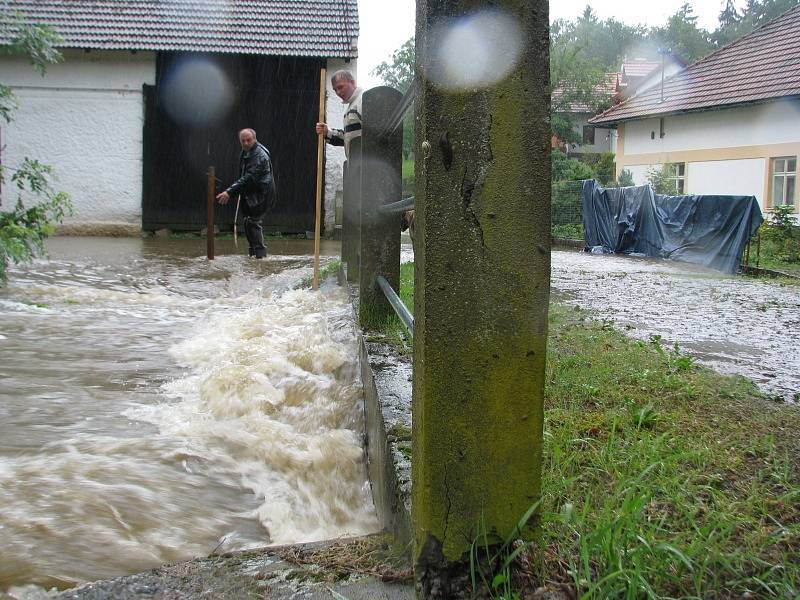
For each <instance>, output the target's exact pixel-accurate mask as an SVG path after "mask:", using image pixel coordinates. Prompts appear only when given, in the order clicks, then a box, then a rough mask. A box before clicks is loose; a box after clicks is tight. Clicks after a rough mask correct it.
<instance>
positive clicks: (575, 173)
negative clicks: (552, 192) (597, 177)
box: [550, 150, 594, 181]
mask: <svg viewBox="0 0 800 600" xmlns="http://www.w3.org/2000/svg"><path fill="white" fill-rule="evenodd" d="M550 170H551V171H550V172H551V177H552V180H553V181H575V180H579V179H592V178H593V177H594V172H593V171H592V168H591V167H590V166H589V165H587V164H586V163H584V162H581V161H579V160H575V159H574V158H570V157H568V156H567V155H566V154H564V153H563V152H561V151H560V150H553V151H552V153H551V158H550Z"/></svg>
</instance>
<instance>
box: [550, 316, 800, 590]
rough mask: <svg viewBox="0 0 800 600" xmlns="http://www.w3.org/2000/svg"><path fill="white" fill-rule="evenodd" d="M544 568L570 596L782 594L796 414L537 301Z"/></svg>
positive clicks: (789, 548) (797, 549) (799, 569)
mask: <svg viewBox="0 0 800 600" xmlns="http://www.w3.org/2000/svg"><path fill="white" fill-rule="evenodd" d="M545 409H546V410H545V447H544V468H543V481H542V489H543V490H544V492H545V493H544V510H543V513H542V517H543V531H544V536H545V547H546V548H547V555H548V560H547V565H548V569H547V571H548V574H549V576H550V577H552V578H553V579H555V580H560V581H562V582H569V583H571V584H572V585H573V586H574V587H575V588H576V589H577V590H578V591H579V597H584V598H661V597H674V598H739V597H742V598H744V597H754V598H767V597H773V598H796V597H797V595H798V593H800V474H799V473H798V468H797V457H798V456H800V443H799V441H798V440H800V435H799V434H798V432H799V431H800V411H798V409H797V408H796V407H792V406H787V405H781V404H776V403H773V402H771V401H769V400H767V399H765V398H763V397H761V396H760V395H759V394H758V393H757V391H756V389H755V387H754V386H753V384H752V383H751V382H749V381H747V380H745V379H743V378H735V377H733V378H732V377H725V376H722V375H719V374H717V373H715V372H713V371H711V370H709V369H705V368H702V367H699V366H697V365H696V364H695V363H694V361H693V360H692V359H691V357H688V356H686V355H683V354H681V353H680V352H678V351H676V350H675V349H665V348H663V347H662V346H661V345H660V343H659V340H657V339H655V340H653V341H652V342H651V343H643V342H636V341H633V340H630V339H628V338H626V337H625V336H623V335H622V334H621V333H619V332H617V331H614V330H612V329H611V328H610V327H609V326H608V325H607V324H604V323H601V322H597V321H592V320H590V319H588V318H586V316H585V315H583V314H582V313H580V312H576V311H574V310H570V309H567V308H565V307H563V306H559V305H551V309H550V337H549V348H548V363H547V399H546V407H545Z"/></svg>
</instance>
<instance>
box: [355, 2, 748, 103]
mask: <svg viewBox="0 0 800 600" xmlns="http://www.w3.org/2000/svg"><path fill="white" fill-rule="evenodd" d="M685 1H686V0H592V2H591V5H592V8H593V9H594V12H595V13H596V14H597V15H598V16H599V17H600V19H607V18H609V17H614V18H615V19H617V20H619V21H622V22H624V23H627V24H629V25H637V24H644V25H648V26H649V25H663V24H664V23H665V22H666V20H667V17H669V15H671V14H673V13H675V12H676V11H677V10H678V9H679V8H680V7H681V5H682V4H683V3H684V2H685ZM689 3H690V4H691V5H692V8H694V14H695V15H697V17H698V24H699V25H700V26H701V27H705V28H706V29H709V30H713V29H715V28H716V26H717V17H718V16H719V13H720V11H722V8H723V7H724V5H725V0H689ZM586 4H587V0H553V1H552V2H550V20H551V21H552V20H555V19H574V18H576V17H577V16H579V15H580V14H581V13H582V12H583V9H584V7H585V6H586ZM736 4H737V6H742V5H743V1H742V0H737V2H736ZM415 16H416V0H358V17H359V22H360V25H361V35H360V36H359V40H358V54H359V56H358V83H359V85H361V86H363V87H365V88H369V87H373V86H375V85H380V81H379V80H378V79H377V78H375V77H373V76H372V75H370V74H369V73H370V71H372V70H373V69H374V68H375V67H376V66H378V65H379V64H380V63H382V62H383V61H385V60H388V59H389V58H390V57H391V55H392V52H394V51H395V50H396V49H397V48H399V47H400V46H401V45H402V44H403V42H405V41H406V40H407V39H408V38H410V37H411V36H413V35H414V19H415Z"/></svg>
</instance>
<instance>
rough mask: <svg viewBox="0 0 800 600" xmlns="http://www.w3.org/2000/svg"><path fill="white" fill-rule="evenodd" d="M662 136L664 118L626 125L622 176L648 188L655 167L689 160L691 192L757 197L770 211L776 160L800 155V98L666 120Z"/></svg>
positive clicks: (623, 127)
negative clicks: (625, 172) (630, 175)
mask: <svg viewBox="0 0 800 600" xmlns="http://www.w3.org/2000/svg"><path fill="white" fill-rule="evenodd" d="M660 133H661V128H660V123H659V119H646V120H642V121H630V122H627V123H624V124H622V125H620V126H619V138H618V139H619V144H618V150H619V152H618V153H617V174H619V172H620V171H621V170H622V169H628V170H629V171H631V172H632V173H633V176H634V181H635V182H636V183H637V184H643V183H646V181H647V171H648V169H649V168H650V167H651V166H657V165H661V164H663V163H667V162H670V163H674V162H684V163H686V165H687V176H686V190H687V192H688V193H691V194H740V195H754V196H755V197H756V198H757V199H758V201H759V203H760V205H761V208H762V210H765V209H769V208H770V206H771V199H770V196H771V188H770V179H771V177H770V169H771V161H770V159H772V158H775V157H782V156H798V157H800V100H786V101H778V102H770V103H766V104H758V105H753V106H746V107H739V108H730V109H725V110H717V111H705V112H700V113H692V114H685V115H674V116H669V117H664V137H663V138H662V137H660ZM798 205H800V202H798V198H797V197H796V198H795V206H796V207H797V206H798Z"/></svg>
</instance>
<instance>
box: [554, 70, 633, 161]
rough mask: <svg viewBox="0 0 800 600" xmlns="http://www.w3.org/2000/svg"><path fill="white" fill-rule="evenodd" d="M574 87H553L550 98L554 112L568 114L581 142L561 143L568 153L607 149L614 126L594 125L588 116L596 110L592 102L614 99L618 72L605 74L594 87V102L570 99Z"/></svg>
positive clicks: (617, 83)
mask: <svg viewBox="0 0 800 600" xmlns="http://www.w3.org/2000/svg"><path fill="white" fill-rule="evenodd" d="M573 91H574V88H570V86H569V85H568V84H567V85H565V86H561V87H557V88H555V89H554V90H553V93H552V97H551V101H552V105H553V107H554V110H555V111H556V112H557V113H563V114H567V115H569V118H570V121H571V122H572V129H573V131H575V133H576V134H577V135H578V136H579V137H580V139H581V141H580V143H570V144H566V145H563V144H562V147H563V149H564V150H565V151H566V153H567V154H570V155H572V154H597V153H601V152H610V151H611V144H612V137H613V136H612V134H613V129H612V128H610V127H597V126H595V125H592V124H590V123H589V119H591V117H592V116H594V115H595V114H596V113H597V108H596V107H595V106H592V104H601V103H607V102H611V101H614V99H615V98H616V95H617V94H618V92H619V73H606V74H605V77H604V78H603V81H602V82H600V83H599V84H598V85H596V86H595V87H594V90H593V94H592V95H593V96H594V99H595V100H596V102H589V101H584V100H577V99H574V98H572V97H571V96H573V95H574V94H573V93H572V92H573Z"/></svg>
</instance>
